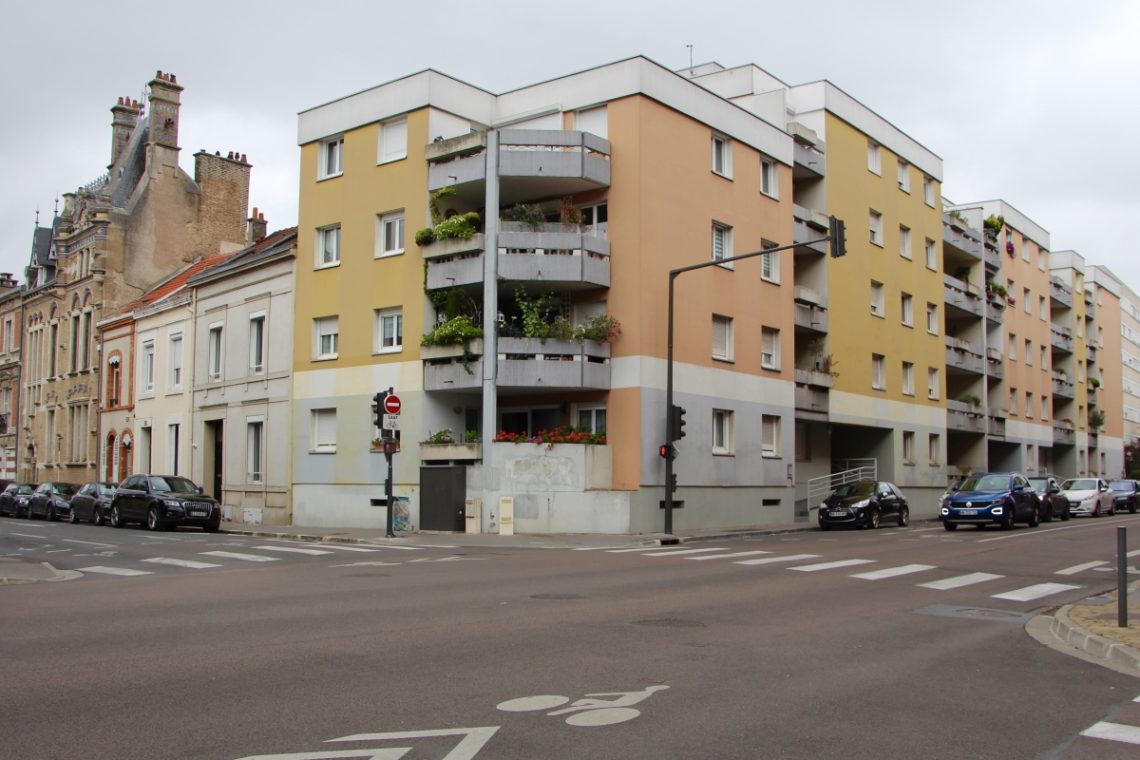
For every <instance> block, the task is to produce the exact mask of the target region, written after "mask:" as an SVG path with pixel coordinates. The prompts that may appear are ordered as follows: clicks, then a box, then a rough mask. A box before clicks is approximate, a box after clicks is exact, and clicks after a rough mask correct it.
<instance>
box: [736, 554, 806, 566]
mask: <svg viewBox="0 0 1140 760" xmlns="http://www.w3.org/2000/svg"><path fill="white" fill-rule="evenodd" d="M817 557H819V555H818V554H785V555H784V556H783V557H762V558H760V559H742V560H739V561H738V562H734V563H733V564H736V565H770V564H772V563H774V562H797V561H799V560H801V559H816V558H817Z"/></svg>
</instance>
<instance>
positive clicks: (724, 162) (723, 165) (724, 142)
mask: <svg viewBox="0 0 1140 760" xmlns="http://www.w3.org/2000/svg"><path fill="white" fill-rule="evenodd" d="M712 170H713V171H714V172H716V173H717V174H719V175H721V176H722V177H728V178H729V179H732V143H731V142H729V139H728V138H727V137H722V136H721V135H713V136H712Z"/></svg>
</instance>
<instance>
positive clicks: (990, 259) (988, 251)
mask: <svg viewBox="0 0 1140 760" xmlns="http://www.w3.org/2000/svg"><path fill="white" fill-rule="evenodd" d="M982 258H983V259H984V260H985V262H986V268H987V269H992V270H994V271H1000V270H1001V252H1000V251H998V249H997V248H995V247H993V246H992V245H986V246H985V252H984V253H983V254H982Z"/></svg>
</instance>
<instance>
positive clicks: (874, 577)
mask: <svg viewBox="0 0 1140 760" xmlns="http://www.w3.org/2000/svg"><path fill="white" fill-rule="evenodd" d="M933 569H935V568H934V565H900V566H899V567H885V568H883V569H882V570H872V571H871V572H869V573H856V574H855V575H852V576H851V577H852V578H860V579H862V580H865V581H879V580H882V579H883V578H897V577H898V576H900V575H910V574H911V573H921V572H925V571H927V570H933Z"/></svg>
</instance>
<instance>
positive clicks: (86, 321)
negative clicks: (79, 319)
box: [79, 311, 95, 369]
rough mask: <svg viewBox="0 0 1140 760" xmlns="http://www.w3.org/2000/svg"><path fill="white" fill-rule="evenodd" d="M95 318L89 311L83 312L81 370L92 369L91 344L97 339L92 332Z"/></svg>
mask: <svg viewBox="0 0 1140 760" xmlns="http://www.w3.org/2000/svg"><path fill="white" fill-rule="evenodd" d="M93 316H94V315H92V313H91V312H89V311H85V312H83V345H82V346H80V348H79V350H80V352H81V355H80V357H79V362H80V363H79V368H80V369H91V342H92V341H93V340H94V339H95V333H93V332H92V331H91V321H92V319H93Z"/></svg>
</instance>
